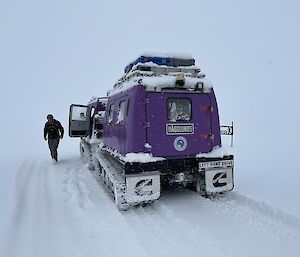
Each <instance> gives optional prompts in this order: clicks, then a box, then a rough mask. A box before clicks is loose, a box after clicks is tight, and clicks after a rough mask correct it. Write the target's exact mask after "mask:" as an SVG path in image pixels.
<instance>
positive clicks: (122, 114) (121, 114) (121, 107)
mask: <svg viewBox="0 0 300 257" xmlns="http://www.w3.org/2000/svg"><path fill="white" fill-rule="evenodd" d="M125 111H126V101H121V102H120V104H119V111H118V119H117V123H120V122H122V121H123V120H124V118H125Z"/></svg>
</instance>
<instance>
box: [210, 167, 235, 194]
mask: <svg viewBox="0 0 300 257" xmlns="http://www.w3.org/2000/svg"><path fill="white" fill-rule="evenodd" d="M232 189H233V169H232V168H224V169H208V170H206V171H205V190H206V193H208V194H214V193H221V192H226V191H230V190H232Z"/></svg>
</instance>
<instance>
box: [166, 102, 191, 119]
mask: <svg viewBox="0 0 300 257" xmlns="http://www.w3.org/2000/svg"><path fill="white" fill-rule="evenodd" d="M167 108H168V120H169V121H189V120H191V117H192V103H191V100H190V99H189V98H170V99H168V102H167Z"/></svg>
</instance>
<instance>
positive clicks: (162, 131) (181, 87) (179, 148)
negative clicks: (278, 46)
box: [69, 55, 234, 210]
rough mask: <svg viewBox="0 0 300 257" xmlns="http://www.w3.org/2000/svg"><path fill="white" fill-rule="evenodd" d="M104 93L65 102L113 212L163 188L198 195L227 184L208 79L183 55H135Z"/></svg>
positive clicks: (228, 167)
mask: <svg viewBox="0 0 300 257" xmlns="http://www.w3.org/2000/svg"><path fill="white" fill-rule="evenodd" d="M107 95H108V96H107V97H100V98H93V99H92V100H91V101H90V102H89V104H88V105H77V104H76V105H75V104H73V105H71V107H70V119H69V120H70V123H69V135H70V137H80V138H81V142H80V153H81V157H82V159H83V161H84V162H85V163H87V164H88V167H89V169H90V170H94V171H93V172H94V174H95V176H96V177H97V179H98V180H99V181H101V182H102V183H103V184H104V185H105V188H106V189H107V190H108V192H109V193H110V194H111V195H112V197H113V198H114V200H115V202H116V205H117V206H118V208H119V210H126V209H128V208H129V207H131V206H135V205H139V204H145V203H150V202H152V201H154V200H156V199H158V198H159V197H160V194H161V189H162V188H163V187H164V186H166V185H172V184H179V185H182V186H184V187H188V188H191V189H195V190H196V191H197V192H198V193H199V194H201V195H205V196H207V195H214V194H219V193H224V192H226V191H230V190H232V189H233V186H234V184H233V155H232V154H230V153H228V148H226V149H225V147H223V146H222V143H221V134H227V135H228V134H229V135H232V134H233V126H227V127H226V126H225V127H224V126H223V128H222V130H223V131H222V130H220V122H219V114H218V106H217V102H216V97H215V94H214V91H213V87H212V84H211V83H210V81H209V80H208V79H206V77H205V75H204V74H203V73H202V72H201V71H200V69H199V68H197V67H196V66H195V60H194V59H193V58H190V57H180V58H179V57H169V56H165V57H162V56H151V55H148V56H141V57H139V58H138V59H137V60H135V61H134V62H132V63H130V64H129V65H128V66H127V67H126V68H125V73H124V75H123V77H122V78H121V79H120V80H118V82H117V83H116V84H115V85H114V87H113V89H112V90H111V91H109V92H108V94H107Z"/></svg>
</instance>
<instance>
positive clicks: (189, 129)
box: [166, 123, 194, 135]
mask: <svg viewBox="0 0 300 257" xmlns="http://www.w3.org/2000/svg"><path fill="white" fill-rule="evenodd" d="M166 132H167V135H186V134H194V124H193V123H189V124H167V125H166Z"/></svg>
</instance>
